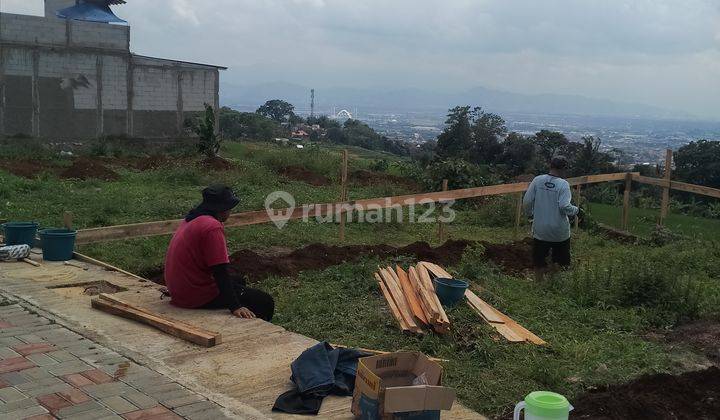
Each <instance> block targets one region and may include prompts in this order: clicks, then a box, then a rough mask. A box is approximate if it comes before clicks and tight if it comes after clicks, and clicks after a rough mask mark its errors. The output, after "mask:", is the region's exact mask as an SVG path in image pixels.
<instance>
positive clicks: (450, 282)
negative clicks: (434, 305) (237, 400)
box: [433, 278, 469, 308]
mask: <svg viewBox="0 0 720 420" xmlns="http://www.w3.org/2000/svg"><path fill="white" fill-rule="evenodd" d="M433 283H434V284H435V293H437V296H438V298H439V299H440V303H442V304H443V305H445V306H447V307H449V308H452V307H453V306H455V305H457V304H458V302H460V300H461V299H462V298H463V296H465V291H466V290H467V288H468V286H469V284H468V282H466V281H462V280H455V279H443V278H437V279H435V280H433Z"/></svg>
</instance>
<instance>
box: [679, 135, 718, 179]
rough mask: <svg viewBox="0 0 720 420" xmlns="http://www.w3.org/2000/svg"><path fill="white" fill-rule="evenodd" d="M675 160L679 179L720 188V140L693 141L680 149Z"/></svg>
mask: <svg viewBox="0 0 720 420" xmlns="http://www.w3.org/2000/svg"><path fill="white" fill-rule="evenodd" d="M674 160H675V173H676V175H677V177H678V179H681V180H683V181H685V182H689V183H691V184H698V185H704V186H707V187H713V188H720V141H708V140H698V141H694V142H691V143H690V144H687V145H685V146H683V147H681V148H680V149H678V151H677V152H676V153H675V156H674Z"/></svg>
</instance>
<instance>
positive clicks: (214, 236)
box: [165, 216, 230, 308]
mask: <svg viewBox="0 0 720 420" xmlns="http://www.w3.org/2000/svg"><path fill="white" fill-rule="evenodd" d="M229 262H230V258H229V256H228V251H227V244H226V242H225V231H224V229H223V225H222V223H220V222H219V221H218V220H217V219H215V218H214V217H212V216H200V217H198V218H196V219H194V220H193V221H191V222H189V223H188V222H186V221H183V222H182V223H181V224H180V227H179V228H178V229H177V231H175V234H174V235H173V237H172V240H170V245H169V246H168V251H167V255H166V256H165V284H166V286H167V288H168V290H170V295H171V296H172V303H173V304H175V305H177V306H179V307H181V308H198V307H201V306H203V305H205V304H206V303H209V302H210V301H212V300H213V299H215V298H216V297H217V296H218V295H219V294H220V291H219V290H218V287H217V283H216V282H215V279H214V278H213V276H212V268H211V267H212V266H215V265H219V264H227V263H229Z"/></svg>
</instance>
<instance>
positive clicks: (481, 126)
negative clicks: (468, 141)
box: [470, 107, 507, 164]
mask: <svg viewBox="0 0 720 420" xmlns="http://www.w3.org/2000/svg"><path fill="white" fill-rule="evenodd" d="M470 117H471V120H472V121H473V124H472V147H471V149H470V161H471V162H473V163H476V164H490V163H495V162H497V161H498V159H499V158H500V155H501V154H502V153H503V146H502V144H500V141H501V140H502V138H503V137H504V136H505V134H506V133H507V127H505V120H503V119H502V117H500V116H499V115H496V114H491V113H487V112H485V111H483V110H482V108H480V107H476V108H475V109H473V110H472V112H471V113H470Z"/></svg>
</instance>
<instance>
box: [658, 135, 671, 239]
mask: <svg viewBox="0 0 720 420" xmlns="http://www.w3.org/2000/svg"><path fill="white" fill-rule="evenodd" d="M672 157H673V152H672V149H667V151H666V152H665V178H664V179H665V182H666V183H667V186H663V192H662V203H661V204H660V221H659V223H658V224H659V225H660V226H663V225H664V224H665V219H666V218H667V215H668V207H669V206H670V178H671V177H672Z"/></svg>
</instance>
